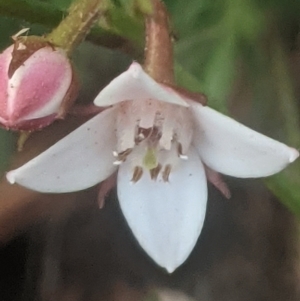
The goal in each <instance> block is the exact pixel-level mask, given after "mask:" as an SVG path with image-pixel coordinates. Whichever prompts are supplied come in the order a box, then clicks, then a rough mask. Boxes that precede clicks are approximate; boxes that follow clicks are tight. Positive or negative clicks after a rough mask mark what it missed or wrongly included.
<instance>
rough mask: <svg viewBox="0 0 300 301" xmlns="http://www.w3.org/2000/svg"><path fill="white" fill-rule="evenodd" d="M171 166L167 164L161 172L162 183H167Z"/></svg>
mask: <svg viewBox="0 0 300 301" xmlns="http://www.w3.org/2000/svg"><path fill="white" fill-rule="evenodd" d="M171 169H172V166H171V165H170V164H167V165H166V166H165V168H164V170H163V172H162V178H163V180H164V182H169V176H170V173H171Z"/></svg>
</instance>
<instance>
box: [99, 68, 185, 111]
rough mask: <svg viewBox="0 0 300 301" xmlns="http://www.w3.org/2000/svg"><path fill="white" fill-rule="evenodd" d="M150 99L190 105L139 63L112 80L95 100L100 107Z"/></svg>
mask: <svg viewBox="0 0 300 301" xmlns="http://www.w3.org/2000/svg"><path fill="white" fill-rule="evenodd" d="M149 99H154V100H160V101H163V102H167V103H171V104H176V105H181V106H185V107H188V104H187V103H186V102H185V100H184V99H183V98H182V97H181V96H180V95H179V94H178V93H177V92H175V91H174V90H173V89H172V88H169V87H166V86H163V85H161V84H159V83H157V82H156V81H155V80H154V79H153V78H152V77H150V76H149V75H148V74H147V73H146V72H144V70H143V68H142V67H141V66H140V65H139V64H138V63H135V62H134V63H132V64H131V66H130V67H129V69H128V70H127V71H125V72H123V73H122V74H121V75H119V76H118V77H116V78H115V79H114V80H113V81H111V82H110V83H109V84H108V85H107V86H106V87H105V88H104V89H103V90H102V91H101V92H100V93H99V94H98V96H97V97H96V99H95V100H94V103H95V105H97V106H99V107H104V106H110V105H114V104H116V103H119V102H121V101H125V100H139V101H146V100H149Z"/></svg>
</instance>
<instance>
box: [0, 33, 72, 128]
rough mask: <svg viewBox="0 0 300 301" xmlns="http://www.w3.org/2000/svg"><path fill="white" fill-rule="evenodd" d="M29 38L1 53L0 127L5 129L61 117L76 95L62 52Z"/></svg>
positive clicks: (41, 124)
mask: <svg viewBox="0 0 300 301" xmlns="http://www.w3.org/2000/svg"><path fill="white" fill-rule="evenodd" d="M28 38H29V37H27V40H22V39H20V40H17V41H16V42H15V44H14V45H12V46H10V47H9V48H7V49H6V50H4V52H3V53H1V54H0V126H2V127H4V128H6V129H12V130H29V131H31V130H38V129H41V128H43V127H45V126H47V125H49V124H50V123H52V122H53V121H54V120H55V119H57V118H62V117H63V116H64V114H65V112H66V108H67V107H68V106H69V105H70V104H71V103H72V102H73V100H74V99H75V96H76V95H77V87H76V80H74V74H73V68H72V66H71V63H70V61H69V59H68V58H67V56H66V55H65V53H64V52H63V51H62V50H61V49H57V48H54V47H52V46H51V45H50V44H49V43H46V42H44V41H42V40H41V41H40V40H37V37H34V39H30V38H29V39H28Z"/></svg>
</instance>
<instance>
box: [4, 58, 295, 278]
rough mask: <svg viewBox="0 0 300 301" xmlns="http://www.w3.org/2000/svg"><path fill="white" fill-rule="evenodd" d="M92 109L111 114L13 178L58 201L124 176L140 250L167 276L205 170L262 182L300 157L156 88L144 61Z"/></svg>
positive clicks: (202, 195) (198, 217)
mask: <svg viewBox="0 0 300 301" xmlns="http://www.w3.org/2000/svg"><path fill="white" fill-rule="evenodd" d="M95 104H96V105H97V106H102V107H109V108H107V109H106V110H105V111H104V112H101V113H100V114H98V115H97V116H95V117H94V118H92V119H91V120H89V121H88V122H86V123H85V124H83V125H82V126H81V127H79V128H78V129H76V130H75V131H74V132H72V133H71V134H69V135H68V136H66V137H65V138H63V139H62V140H60V141H59V142H57V143H56V144H55V145H53V146H52V147H50V148H49V149H48V150H46V151H45V152H44V153H42V154H41V155H39V156H38V157H36V158H34V159H33V160H31V161H29V162H28V163H26V164H25V165H23V166H22V167H20V168H18V169H16V170H13V171H10V172H8V173H7V179H8V181H9V182H10V183H15V182H17V183H19V184H20V185H23V186H25V187H28V188H30V189H33V190H37V191H41V192H55V193H61V192H70V191H78V190H82V189H85V188H88V187H91V186H93V185H95V184H97V183H99V182H102V181H104V180H105V179H107V178H108V177H109V176H110V175H112V174H113V173H114V172H115V171H117V169H118V177H117V190H118V198H119V202H120V206H121V209H122V212H123V214H124V216H125V218H126V220H127V222H128V224H129V226H130V228H131V230H132V232H133V234H134V235H135V237H136V239H137V240H138V242H139V244H140V245H141V246H142V248H143V249H144V250H145V251H146V252H147V253H148V254H149V255H150V256H151V257H152V258H153V260H154V261H155V262H156V263H157V264H158V265H160V266H162V267H164V268H166V269H167V270H168V272H173V271H174V270H175V269H176V268H177V267H178V266H179V265H181V264H182V263H183V262H184V261H185V260H186V258H187V257H188V256H189V254H190V252H191V251H192V249H193V248H194V245H195V243H196V241H197V239H198V237H199V235H200V232H201V229H202V226H203V222H204V217H205V210H206V203H207V179H206V171H205V167H204V164H205V166H207V167H208V168H209V172H208V173H207V174H208V175H209V174H211V173H214V172H213V171H212V170H214V171H216V172H220V173H222V174H226V175H230V176H234V177H241V178H246V177H265V176H269V175H272V174H274V173H276V172H279V171H280V170H282V169H283V168H284V167H286V166H287V165H288V164H289V163H291V162H293V161H294V160H295V159H296V158H297V157H298V155H299V153H298V151H297V150H295V149H293V148H290V147H288V146H286V145H284V144H282V143H280V142H278V141H275V140H273V139H271V138H268V137H266V136H264V135H262V134H259V133H257V132H255V131H253V130H251V129H249V128H247V127H245V126H243V125H242V124H240V123H238V122H236V121H234V120H233V119H231V118H229V117H227V116H224V115H222V114H220V113H218V112H216V111H214V110H213V109H211V108H209V107H206V106H203V105H201V104H200V103H198V102H195V101H193V100H191V99H188V97H187V96H186V95H184V94H181V93H180V92H178V91H177V90H175V89H172V88H171V87H169V86H165V85H163V84H160V83H157V82H155V81H154V80H153V79H152V78H151V77H150V76H149V75H147V74H146V73H145V72H144V71H143V69H142V67H141V66H140V65H139V64H137V63H133V64H132V65H131V66H130V68H129V69H128V70H127V71H126V72H124V73H122V74H121V75H120V76H118V77H117V78H115V79H114V80H113V81H112V82H111V83H110V84H109V85H108V86H107V87H106V88H104V89H103V90H102V91H101V92H100V94H99V95H98V96H97V98H96V99H95ZM215 174H216V173H215ZM217 186H218V185H217ZM221 186H222V185H221ZM218 188H219V189H220V190H222V187H221V188H220V187H218ZM225 190H226V189H225ZM225 194H226V192H225Z"/></svg>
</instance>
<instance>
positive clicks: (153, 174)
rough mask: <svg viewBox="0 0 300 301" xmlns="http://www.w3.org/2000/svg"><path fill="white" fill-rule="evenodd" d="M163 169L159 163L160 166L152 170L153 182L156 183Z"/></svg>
mask: <svg viewBox="0 0 300 301" xmlns="http://www.w3.org/2000/svg"><path fill="white" fill-rule="evenodd" d="M161 169H162V165H161V164H159V163H158V165H157V166H156V167H155V168H152V169H150V177H151V180H154V181H156V179H157V177H158V174H159V172H160V171H161Z"/></svg>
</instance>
